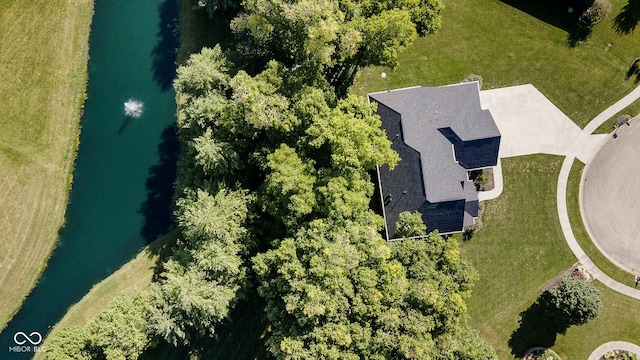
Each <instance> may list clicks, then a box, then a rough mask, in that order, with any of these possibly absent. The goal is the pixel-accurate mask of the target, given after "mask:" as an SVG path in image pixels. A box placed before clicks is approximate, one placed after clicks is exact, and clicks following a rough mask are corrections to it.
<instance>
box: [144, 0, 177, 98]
mask: <svg viewBox="0 0 640 360" xmlns="http://www.w3.org/2000/svg"><path fill="white" fill-rule="evenodd" d="M178 9H179V8H178V1H177V0H165V1H163V2H162V3H160V5H158V15H159V18H160V23H159V25H158V27H159V29H158V32H157V33H156V37H157V38H158V42H157V43H156V46H155V47H154V48H153V50H152V51H151V59H152V60H151V67H152V69H153V79H154V81H155V82H156V84H158V86H160V89H161V90H162V91H166V90H169V89H170V88H171V85H172V84H173V79H174V78H175V76H176V55H177V53H178V47H179V46H180V41H179V36H180V34H179V27H178V16H179V12H178Z"/></svg>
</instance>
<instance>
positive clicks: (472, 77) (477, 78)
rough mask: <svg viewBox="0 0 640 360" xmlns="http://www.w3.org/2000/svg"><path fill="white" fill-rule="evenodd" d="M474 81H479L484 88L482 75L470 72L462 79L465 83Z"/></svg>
mask: <svg viewBox="0 0 640 360" xmlns="http://www.w3.org/2000/svg"><path fill="white" fill-rule="evenodd" d="M472 81H477V82H478V85H480V89H482V76H480V75H476V74H469V75H467V76H466V77H465V78H464V79H463V80H462V82H463V83H467V82H472Z"/></svg>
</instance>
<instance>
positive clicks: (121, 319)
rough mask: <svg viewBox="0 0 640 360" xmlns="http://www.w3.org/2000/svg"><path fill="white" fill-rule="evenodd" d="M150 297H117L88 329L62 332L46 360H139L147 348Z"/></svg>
mask: <svg viewBox="0 0 640 360" xmlns="http://www.w3.org/2000/svg"><path fill="white" fill-rule="evenodd" d="M148 301H149V294H148V293H144V292H142V293H137V294H136V295H135V296H133V297H130V296H127V295H124V294H120V295H118V296H117V297H116V298H115V299H113V301H112V302H111V303H110V305H109V306H108V307H107V308H105V309H103V310H102V311H100V312H99V313H98V314H97V315H96V316H94V317H93V318H91V319H90V320H89V323H88V325H87V329H84V328H82V327H79V326H72V327H68V328H64V329H62V330H61V331H60V332H59V333H58V334H56V335H55V336H54V337H53V339H52V340H51V344H50V345H48V346H47V349H46V352H47V359H60V360H62V359H77V360H88V359H96V358H99V359H102V358H105V359H107V360H125V359H137V358H138V356H139V355H140V354H141V353H142V352H143V351H144V350H145V349H146V348H147V346H148V345H149V343H150V338H149V336H148V332H147V329H148V328H147V303H148Z"/></svg>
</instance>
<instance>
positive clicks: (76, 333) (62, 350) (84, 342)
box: [46, 326, 94, 360]
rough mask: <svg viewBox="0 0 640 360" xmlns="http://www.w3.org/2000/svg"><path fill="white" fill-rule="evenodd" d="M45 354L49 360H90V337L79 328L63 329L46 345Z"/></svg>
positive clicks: (85, 331) (91, 356) (91, 357)
mask: <svg viewBox="0 0 640 360" xmlns="http://www.w3.org/2000/svg"><path fill="white" fill-rule="evenodd" d="M46 354H47V359H51V360H69V359H73V360H91V359H93V358H94V356H93V354H92V353H91V335H90V334H89V333H88V332H87V330H85V329H84V328H82V327H79V326H72V327H68V328H64V329H62V330H60V332H58V333H57V334H56V335H55V336H54V337H53V339H52V340H51V343H50V344H48V345H47V347H46Z"/></svg>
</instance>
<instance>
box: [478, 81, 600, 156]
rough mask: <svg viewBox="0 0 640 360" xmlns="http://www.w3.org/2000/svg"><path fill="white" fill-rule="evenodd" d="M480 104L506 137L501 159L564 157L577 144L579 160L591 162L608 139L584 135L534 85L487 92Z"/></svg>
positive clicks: (502, 142) (483, 93)
mask: <svg viewBox="0 0 640 360" xmlns="http://www.w3.org/2000/svg"><path fill="white" fill-rule="evenodd" d="M480 102H481V105H482V108H484V109H489V111H491V115H493V118H494V120H495V122H496V125H497V126H498V129H499V130H500V133H501V134H502V140H501V142H500V153H499V156H500V157H501V158H504V157H511V156H520V155H528V154H538V153H544V154H554V155H563V156H564V155H567V154H568V153H569V150H570V149H571V148H572V146H573V145H574V143H576V142H577V143H579V144H580V146H579V149H578V151H577V154H576V156H577V157H578V159H580V160H582V161H583V162H587V160H588V159H589V156H590V155H591V153H592V151H593V150H594V149H595V148H596V147H597V145H598V143H599V142H600V141H601V140H602V139H603V137H604V136H606V135H590V134H588V133H585V132H583V131H582V130H581V129H580V128H579V127H578V126H577V125H576V124H575V123H574V122H573V121H572V120H571V119H569V117H567V116H566V115H565V114H564V113H563V112H562V111H560V109H558V108H557V107H556V106H555V105H554V104H553V103H552V102H551V101H549V99H547V98H546V97H545V96H544V95H542V93H541V92H540V91H538V89H536V88H535V87H534V86H533V85H531V84H526V85H518V86H511V87H506V88H500V89H492V90H483V91H481V92H480ZM574 151H575V149H574Z"/></svg>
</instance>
